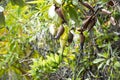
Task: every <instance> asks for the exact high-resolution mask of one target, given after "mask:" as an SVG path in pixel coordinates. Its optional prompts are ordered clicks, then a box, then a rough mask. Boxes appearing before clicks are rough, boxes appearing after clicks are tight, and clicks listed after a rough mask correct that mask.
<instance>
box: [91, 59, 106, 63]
mask: <svg viewBox="0 0 120 80" xmlns="http://www.w3.org/2000/svg"><path fill="white" fill-rule="evenodd" d="M104 60H105V59H103V58H99V59H95V60H94V61H93V63H95V64H97V63H99V62H102V61H104Z"/></svg>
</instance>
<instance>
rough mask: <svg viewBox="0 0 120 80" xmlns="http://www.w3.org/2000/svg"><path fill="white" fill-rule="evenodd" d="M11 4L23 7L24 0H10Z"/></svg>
mask: <svg viewBox="0 0 120 80" xmlns="http://www.w3.org/2000/svg"><path fill="white" fill-rule="evenodd" d="M11 4H12V5H19V6H20V7H23V6H24V5H25V2H24V1H23V0H11Z"/></svg>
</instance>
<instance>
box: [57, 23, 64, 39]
mask: <svg viewBox="0 0 120 80" xmlns="http://www.w3.org/2000/svg"><path fill="white" fill-rule="evenodd" d="M63 33H64V27H63V26H62V25H61V26H60V27H59V29H58V31H57V35H56V36H55V39H59V38H60V36H61V35H62V34H63Z"/></svg>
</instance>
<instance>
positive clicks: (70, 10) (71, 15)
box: [68, 5, 78, 21]
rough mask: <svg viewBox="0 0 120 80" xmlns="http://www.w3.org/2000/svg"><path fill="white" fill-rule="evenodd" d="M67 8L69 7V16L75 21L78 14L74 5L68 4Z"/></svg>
mask: <svg viewBox="0 0 120 80" xmlns="http://www.w3.org/2000/svg"><path fill="white" fill-rule="evenodd" d="M68 8H69V14H70V18H71V19H73V20H74V21H77V20H78V15H77V11H76V10H75V8H74V6H73V5H70V6H69V7H68Z"/></svg>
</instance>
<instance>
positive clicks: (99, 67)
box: [98, 62, 104, 70]
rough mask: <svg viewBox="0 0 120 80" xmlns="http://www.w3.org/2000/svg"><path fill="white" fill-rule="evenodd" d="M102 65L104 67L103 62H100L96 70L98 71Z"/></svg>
mask: <svg viewBox="0 0 120 80" xmlns="http://www.w3.org/2000/svg"><path fill="white" fill-rule="evenodd" d="M103 65H104V62H102V63H101V64H99V66H98V70H99V69H100V68H102V67H103Z"/></svg>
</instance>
